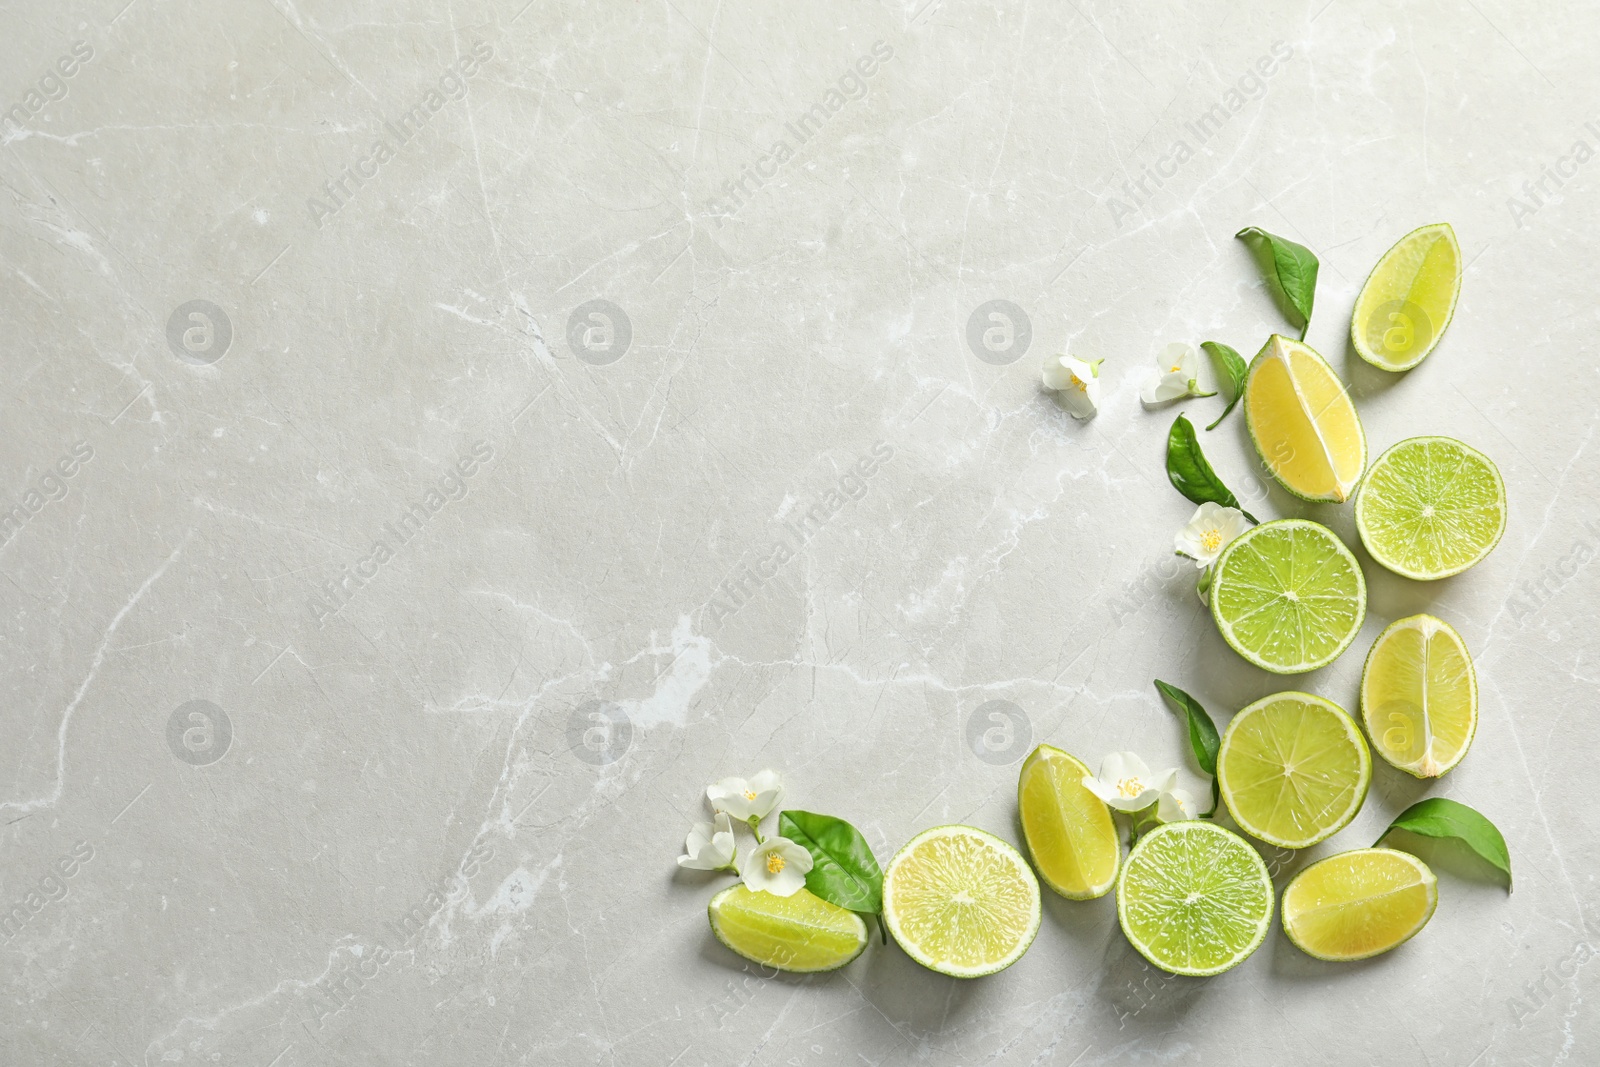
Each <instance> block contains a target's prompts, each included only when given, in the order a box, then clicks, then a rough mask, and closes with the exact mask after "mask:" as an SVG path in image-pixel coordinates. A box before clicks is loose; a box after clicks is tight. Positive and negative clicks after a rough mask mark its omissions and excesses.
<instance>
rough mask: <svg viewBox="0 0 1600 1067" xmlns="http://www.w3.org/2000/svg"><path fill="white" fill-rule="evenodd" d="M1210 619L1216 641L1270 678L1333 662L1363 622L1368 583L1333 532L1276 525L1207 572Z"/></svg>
mask: <svg viewBox="0 0 1600 1067" xmlns="http://www.w3.org/2000/svg"><path fill="white" fill-rule="evenodd" d="M1212 574H1213V578H1212V580H1211V617H1212V618H1213V619H1214V620H1215V621H1216V624H1217V629H1218V630H1219V631H1220V632H1221V633H1222V637H1223V640H1225V641H1227V642H1228V644H1229V645H1231V646H1232V647H1233V650H1234V651H1235V652H1237V653H1239V655H1241V656H1243V657H1244V658H1245V659H1247V660H1249V661H1250V662H1251V663H1254V664H1255V665H1256V666H1257V667H1260V668H1261V669H1263V670H1268V671H1272V672H1273V673H1274V674H1299V673H1302V672H1304V671H1314V670H1316V669H1317V668H1318V667H1325V666H1327V665H1328V664H1330V663H1332V662H1333V661H1334V660H1335V659H1338V658H1339V654H1340V653H1342V652H1343V651H1344V650H1345V649H1346V648H1348V647H1349V645H1350V642H1351V641H1353V640H1354V639H1355V636H1356V633H1357V631H1359V630H1360V629H1361V622H1362V620H1363V619H1365V618H1366V615H1367V582H1366V579H1365V578H1364V577H1362V574H1361V567H1360V565H1359V564H1358V563H1356V558H1355V556H1353V555H1351V553H1350V550H1349V549H1348V548H1346V547H1345V546H1344V542H1343V541H1341V540H1339V538H1338V535H1336V534H1335V533H1334V532H1333V531H1332V530H1330V529H1328V528H1327V527H1326V526H1323V525H1322V524H1321V523H1316V522H1311V521H1309V520H1306V519H1278V520H1277V521H1275V522H1265V523H1262V524H1261V525H1260V526H1257V527H1255V528H1254V529H1251V530H1247V531H1246V532H1245V533H1243V534H1241V535H1240V536H1239V537H1237V538H1236V539H1234V541H1233V542H1232V543H1230V544H1229V545H1228V547H1227V548H1225V549H1223V550H1222V555H1221V556H1219V557H1217V562H1216V564H1215V566H1214V567H1213V570H1212Z"/></svg>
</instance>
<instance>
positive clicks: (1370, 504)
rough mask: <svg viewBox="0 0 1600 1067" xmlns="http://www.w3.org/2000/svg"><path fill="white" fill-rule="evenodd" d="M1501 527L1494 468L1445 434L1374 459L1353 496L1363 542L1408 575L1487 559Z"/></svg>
mask: <svg viewBox="0 0 1600 1067" xmlns="http://www.w3.org/2000/svg"><path fill="white" fill-rule="evenodd" d="M1505 528H1506V489H1505V484H1504V483H1503V482H1502V481H1501V480H1500V471H1499V469H1498V468H1496V467H1495V465H1494V463H1493V462H1492V461H1491V460H1490V459H1489V457H1487V456H1485V455H1484V454H1483V453H1481V452H1479V451H1477V450H1476V449H1473V448H1469V447H1468V446H1467V445H1464V444H1462V443H1461V442H1460V441H1457V440H1455V439H1454V438H1450V437H1413V438H1410V439H1409V440H1405V441H1401V442H1400V443H1399V444H1397V445H1395V446H1394V447H1393V448H1391V449H1389V450H1388V451H1387V452H1385V453H1384V454H1383V455H1381V456H1379V457H1378V461H1377V462H1376V463H1374V464H1373V465H1372V469H1371V470H1370V471H1368V472H1367V478H1366V481H1365V482H1363V483H1362V486H1361V492H1360V493H1359V494H1358V495H1357V497H1356V529H1357V531H1359V532H1360V534H1361V543H1362V544H1364V545H1366V546H1367V551H1368V552H1369V553H1371V555H1372V558H1373V559H1375V560H1377V561H1378V562H1379V563H1381V564H1383V566H1385V567H1387V568H1388V569H1389V570H1391V571H1394V572H1395V573H1396V574H1401V575H1404V576H1405V577H1407V578H1418V579H1422V580H1431V579H1435V578H1447V577H1449V576H1450V575H1452V574H1460V573H1461V572H1462V571H1464V570H1466V569H1467V568H1468V567H1471V566H1472V565H1473V564H1475V563H1477V562H1478V561H1479V560H1481V559H1483V557H1485V556H1487V555H1488V554H1489V552H1490V550H1492V549H1493V548H1494V546H1495V545H1496V544H1498V543H1499V541H1500V535H1501V534H1502V533H1504V532H1505Z"/></svg>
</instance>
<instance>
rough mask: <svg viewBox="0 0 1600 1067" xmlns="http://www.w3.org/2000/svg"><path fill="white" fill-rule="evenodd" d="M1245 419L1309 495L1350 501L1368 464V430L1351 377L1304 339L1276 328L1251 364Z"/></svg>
mask: <svg viewBox="0 0 1600 1067" xmlns="http://www.w3.org/2000/svg"><path fill="white" fill-rule="evenodd" d="M1244 415H1245V425H1246V426H1247V427H1248V429H1249V432H1250V441H1251V443H1252V444H1254V445H1255V448H1256V452H1257V454H1259V455H1260V456H1261V462H1262V464H1263V465H1264V466H1265V467H1266V468H1267V470H1268V471H1270V472H1271V473H1272V476H1273V477H1274V478H1276V479H1277V480H1278V482H1279V484H1281V485H1282V486H1283V487H1284V488H1285V489H1287V490H1288V491H1289V492H1291V493H1293V494H1294V495H1295V496H1298V497H1301V498H1303V499H1305V500H1332V501H1340V502H1342V501H1345V500H1348V499H1349V498H1350V494H1351V493H1352V492H1354V490H1355V487H1356V483H1357V482H1358V481H1360V479H1361V471H1362V469H1363V468H1364V467H1365V466H1366V463H1367V435H1366V431H1365V430H1364V429H1362V426H1361V416H1360V415H1358V414H1357V413H1356V407H1355V404H1354V403H1353V402H1352V401H1351V400H1350V395H1349V392H1348V390H1347V389H1346V388H1345V384H1344V383H1343V382H1342V381H1340V380H1339V377H1338V375H1336V374H1334V372H1333V368H1332V367H1330V366H1329V365H1328V361H1327V360H1325V359H1323V358H1322V357H1321V356H1320V355H1318V354H1317V352H1316V350H1315V349H1313V348H1312V347H1311V346H1310V345H1308V344H1305V343H1304V342H1302V341H1295V340H1292V339H1291V338H1288V337H1283V336H1280V335H1278V334H1274V335H1273V336H1272V337H1271V338H1270V339H1269V340H1268V341H1267V343H1266V344H1265V345H1263V346H1262V348H1261V351H1260V352H1258V353H1256V357H1255V359H1254V360H1252V361H1251V363H1250V374H1249V377H1248V378H1247V379H1246V380H1245V389H1244Z"/></svg>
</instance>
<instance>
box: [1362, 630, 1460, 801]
mask: <svg viewBox="0 0 1600 1067" xmlns="http://www.w3.org/2000/svg"><path fill="white" fill-rule="evenodd" d="M1361 717H1362V719H1363V720H1365V721H1366V724H1367V733H1368V734H1369V735H1370V736H1371V737H1372V745H1373V747H1374V748H1376V749H1377V750H1378V755H1380V756H1382V757H1383V758H1384V759H1385V760H1387V761H1388V762H1389V763H1390V764H1392V765H1393V766H1395V767H1397V768H1399V769H1400V770H1402V771H1405V772H1406V773H1407V774H1414V775H1416V776H1417V777H1418V778H1437V777H1439V776H1440V775H1441V774H1443V773H1444V772H1445V771H1448V770H1449V769H1450V768H1451V767H1454V766H1455V765H1456V764H1458V763H1460V762H1461V757H1462V756H1465V755H1466V754H1467V747H1468V746H1469V745H1471V744H1472V735H1473V733H1474V732H1476V730H1477V729H1478V677H1477V675H1476V673H1474V671H1473V669H1472V655H1471V654H1470V653H1469V652H1468V651H1467V643H1466V642H1465V641H1463V640H1461V635H1460V634H1458V633H1456V631H1455V629H1454V628H1452V627H1451V626H1450V624H1449V623H1447V622H1445V621H1444V620H1442V619H1436V618H1434V617H1433V616H1432V615H1413V616H1411V617H1410V618H1407V619H1401V620H1400V621H1399V622H1396V623H1393V624H1391V625H1390V627H1389V628H1388V629H1387V630H1385V631H1383V633H1381V634H1379V635H1378V639H1377V640H1376V641H1374V642H1373V643H1372V651H1371V652H1369V653H1367V665H1366V667H1365V668H1363V670H1362V672H1361Z"/></svg>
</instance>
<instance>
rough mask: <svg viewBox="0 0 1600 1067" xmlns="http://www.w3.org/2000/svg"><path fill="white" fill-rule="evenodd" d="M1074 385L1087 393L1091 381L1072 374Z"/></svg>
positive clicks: (1079, 390) (1081, 391) (1078, 389)
mask: <svg viewBox="0 0 1600 1067" xmlns="http://www.w3.org/2000/svg"><path fill="white" fill-rule="evenodd" d="M1072 387H1073V388H1074V389H1076V390H1077V391H1078V392H1080V393H1087V392H1088V391H1089V383H1088V382H1086V381H1084V380H1083V379H1082V378H1080V377H1078V376H1077V375H1076V374H1074V375H1073V376H1072Z"/></svg>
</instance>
